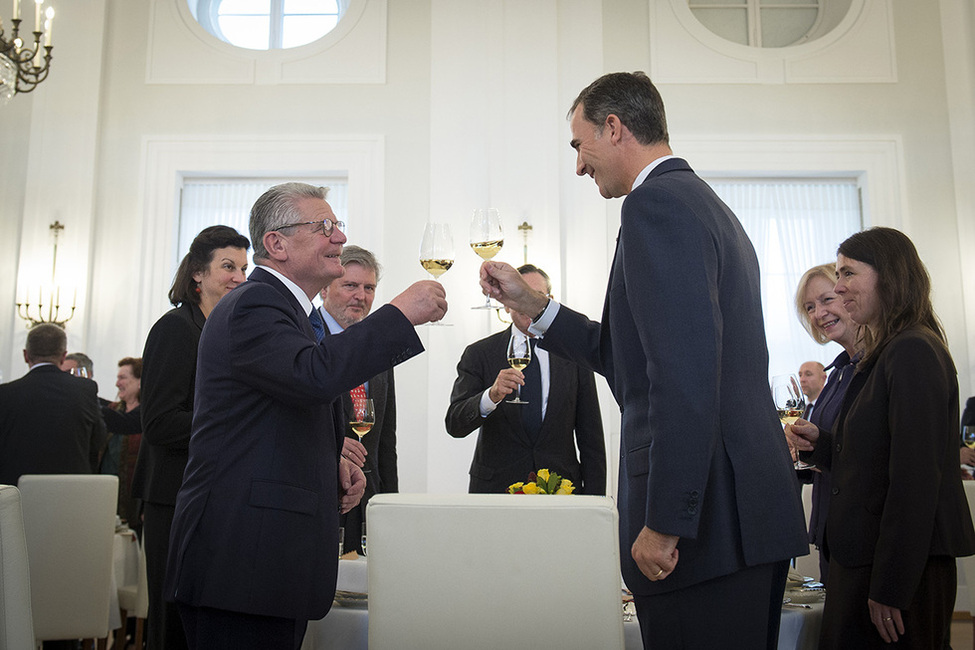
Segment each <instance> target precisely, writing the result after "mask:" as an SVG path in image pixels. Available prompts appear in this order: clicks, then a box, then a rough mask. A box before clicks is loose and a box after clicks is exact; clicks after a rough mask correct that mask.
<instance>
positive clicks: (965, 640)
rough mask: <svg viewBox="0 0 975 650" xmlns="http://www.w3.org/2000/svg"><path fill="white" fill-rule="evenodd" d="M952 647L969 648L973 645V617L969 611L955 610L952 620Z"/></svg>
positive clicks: (959, 649)
mask: <svg viewBox="0 0 975 650" xmlns="http://www.w3.org/2000/svg"><path fill="white" fill-rule="evenodd" d="M951 647H952V649H953V650H968V649H969V648H973V647H975V646H973V645H972V619H971V618H969V617H968V612H960V613H959V612H955V618H953V619H952V621H951Z"/></svg>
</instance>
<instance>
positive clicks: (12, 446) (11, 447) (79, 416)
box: [0, 323, 107, 485]
mask: <svg viewBox="0 0 975 650" xmlns="http://www.w3.org/2000/svg"><path fill="white" fill-rule="evenodd" d="M66 348H67V337H66V336H65V334H64V330H63V329H61V328H60V327H58V326H57V325H52V324H50V323H42V324H40V325H35V326H34V327H32V328H31V330H30V331H29V332H28V333H27V347H26V349H25V350H24V361H26V362H27V365H28V366H30V370H29V371H28V372H27V374H26V375H24V376H23V377H21V378H20V379H17V380H15V381H11V382H9V383H6V384H0V483H5V484H8V485H16V484H17V480H18V479H19V478H20V477H21V475H23V474H91V473H92V471H93V470H94V467H95V465H96V463H97V462H98V450H99V449H101V446H102V444H104V442H105V440H106V438H107V434H106V433H105V423H104V421H102V414H101V410H100V409H99V407H98V396H97V389H96V387H95V383H94V382H91V381H80V380H79V379H78V378H76V377H72V376H71V375H69V374H67V373H65V372H61V369H60V367H59V366H60V365H61V363H62V362H63V361H64V358H65V354H66Z"/></svg>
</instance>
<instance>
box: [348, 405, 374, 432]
mask: <svg viewBox="0 0 975 650" xmlns="http://www.w3.org/2000/svg"><path fill="white" fill-rule="evenodd" d="M375 423H376V410H375V408H374V407H373V405H372V400H371V399H369V398H366V399H362V398H353V399H352V421H351V422H349V426H350V427H352V433H354V434H355V435H357V436H359V440H362V436H364V435H366V434H367V433H369V432H370V431H372V425H373V424H375Z"/></svg>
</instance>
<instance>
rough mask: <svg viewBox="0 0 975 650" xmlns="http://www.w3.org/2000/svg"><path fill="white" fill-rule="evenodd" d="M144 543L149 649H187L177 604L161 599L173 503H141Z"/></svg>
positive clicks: (147, 641) (173, 511) (173, 509)
mask: <svg viewBox="0 0 975 650" xmlns="http://www.w3.org/2000/svg"><path fill="white" fill-rule="evenodd" d="M143 507H144V511H143V522H142V523H143V529H142V534H143V542H144V544H145V551H146V583H147V584H146V586H147V588H148V590H149V614H148V616H147V617H146V643H147V648H148V650H187V648H188V647H189V646H188V645H187V644H186V634H185V633H184V632H183V622H182V620H180V617H179V608H177V606H176V603H171V602H167V601H166V600H165V599H164V598H163V584H164V583H165V581H166V558H167V557H168V556H169V530H170V528H172V527H173V513H175V512H176V508H175V506H170V505H165V504H161V503H144V504H143Z"/></svg>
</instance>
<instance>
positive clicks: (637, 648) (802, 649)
mask: <svg viewBox="0 0 975 650" xmlns="http://www.w3.org/2000/svg"><path fill="white" fill-rule="evenodd" d="M620 615H622V608H621V611H620ZM822 618H823V606H822V604H816V605H812V606H811V609H794V608H791V607H783V608H782V618H781V620H780V623H779V650H815V648H816V646H817V645H818V644H819V625H820V622H821V621H822ZM623 637H624V640H625V643H626V648H627V650H642V648H643V640H642V638H641V637H640V624H639V623H637V621H636V619H635V618H634V619H633V620H632V621H630V622H628V623H623ZM368 647H369V612H368V610H366V609H354V608H350V607H342V606H340V605H337V604H336V605H332V610H331V611H330V612H329V613H328V616H326V617H325V618H323V619H321V620H319V621H309V623H308V632H307V633H306V634H305V640H304V643H302V645H301V650H366V649H367V648H368Z"/></svg>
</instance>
